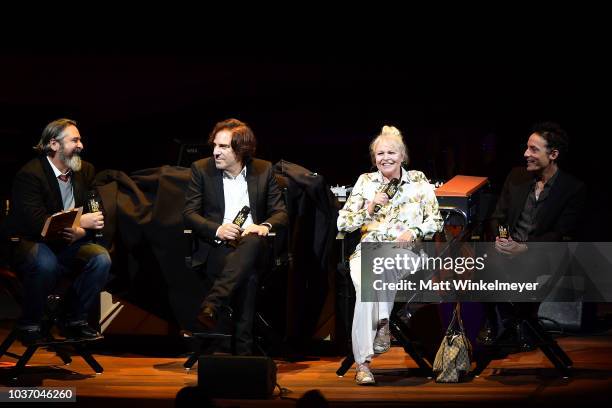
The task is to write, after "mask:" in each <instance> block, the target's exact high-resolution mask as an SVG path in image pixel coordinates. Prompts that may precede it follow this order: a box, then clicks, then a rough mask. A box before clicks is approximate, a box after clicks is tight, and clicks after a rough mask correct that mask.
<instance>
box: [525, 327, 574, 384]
mask: <svg viewBox="0 0 612 408" xmlns="http://www.w3.org/2000/svg"><path fill="white" fill-rule="evenodd" d="M525 327H527V329H528V330H529V334H530V335H531V336H532V338H535V339H536V342H537V345H538V347H539V348H540V350H542V352H543V353H544V355H545V356H546V357H547V358H548V359H549V360H550V362H551V363H552V364H553V365H554V366H555V368H557V370H559V371H560V372H561V373H562V374H563V375H564V376H568V375H569V374H570V370H571V368H572V364H573V362H572V360H571V359H570V358H569V356H568V355H567V354H566V353H565V351H563V349H562V348H561V347H560V346H559V344H558V343H557V342H556V340H555V339H553V338H552V337H550V336H549V335H548V333H546V332H545V331H544V330H543V329H542V327H541V326H540V325H539V324H538V323H532V322H529V321H526V322H525Z"/></svg>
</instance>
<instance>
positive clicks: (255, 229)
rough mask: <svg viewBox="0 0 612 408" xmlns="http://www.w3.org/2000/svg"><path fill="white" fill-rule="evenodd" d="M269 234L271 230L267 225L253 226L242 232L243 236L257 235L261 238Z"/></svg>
mask: <svg viewBox="0 0 612 408" xmlns="http://www.w3.org/2000/svg"><path fill="white" fill-rule="evenodd" d="M268 232H270V229H269V228H268V227H267V226H266V225H257V224H251V225H249V226H248V227H246V228H245V229H244V231H242V236H243V237H244V236H245V235H249V234H257V235H259V236H260V237H265V236H266V235H268Z"/></svg>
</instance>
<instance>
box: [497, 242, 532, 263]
mask: <svg viewBox="0 0 612 408" xmlns="http://www.w3.org/2000/svg"><path fill="white" fill-rule="evenodd" d="M495 250H496V251H497V252H499V253H500V254H504V255H508V256H509V257H511V258H512V257H515V256H516V255H519V254H521V253H523V252H525V251H527V245H525V244H523V243H521V242H516V241H515V240H513V239H512V237H510V238H508V239H506V238H500V237H496V238H495Z"/></svg>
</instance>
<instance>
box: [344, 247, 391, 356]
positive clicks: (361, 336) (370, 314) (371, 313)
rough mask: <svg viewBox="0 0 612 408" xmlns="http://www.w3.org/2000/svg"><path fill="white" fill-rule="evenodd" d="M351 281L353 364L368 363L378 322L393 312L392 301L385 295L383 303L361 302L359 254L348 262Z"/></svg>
mask: <svg viewBox="0 0 612 408" xmlns="http://www.w3.org/2000/svg"><path fill="white" fill-rule="evenodd" d="M349 265H350V269H351V279H352V280H353V285H354V286H355V313H354V314H353V329H352V330H351V341H352V343H353V356H354V357H355V362H356V363H359V364H362V363H364V362H366V361H370V360H371V359H372V357H373V356H374V337H376V330H377V329H378V322H379V321H380V320H382V319H388V318H389V314H390V313H391V311H392V310H393V300H394V299H392V298H391V299H390V298H389V296H388V295H387V296H386V297H387V298H386V299H385V301H378V302H362V301H361V289H362V288H361V252H358V253H357V254H355V256H353V258H352V259H351V260H350V262H349Z"/></svg>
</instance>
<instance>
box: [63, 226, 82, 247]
mask: <svg viewBox="0 0 612 408" xmlns="http://www.w3.org/2000/svg"><path fill="white" fill-rule="evenodd" d="M84 236H85V230H84V229H83V228H81V227H76V228H64V231H63V232H62V238H63V239H64V240H66V241H68V242H69V243H70V244H72V243H73V242H75V241H78V240H79V239H81V238H83V237H84Z"/></svg>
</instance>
